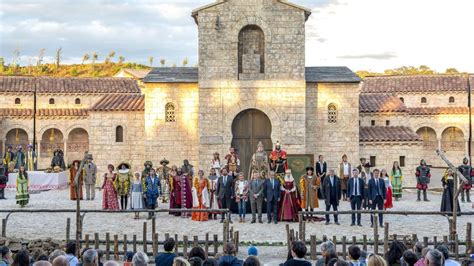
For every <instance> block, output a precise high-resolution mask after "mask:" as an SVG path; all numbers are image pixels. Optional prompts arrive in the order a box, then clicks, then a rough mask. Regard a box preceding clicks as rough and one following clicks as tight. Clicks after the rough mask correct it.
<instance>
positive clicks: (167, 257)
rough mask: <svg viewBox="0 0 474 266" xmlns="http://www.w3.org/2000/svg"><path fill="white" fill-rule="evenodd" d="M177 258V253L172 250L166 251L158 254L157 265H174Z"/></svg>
mask: <svg viewBox="0 0 474 266" xmlns="http://www.w3.org/2000/svg"><path fill="white" fill-rule="evenodd" d="M174 258H176V254H174V253H172V252H165V253H161V254H158V256H156V258H155V265H156V266H173V260H174Z"/></svg>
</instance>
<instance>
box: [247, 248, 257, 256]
mask: <svg viewBox="0 0 474 266" xmlns="http://www.w3.org/2000/svg"><path fill="white" fill-rule="evenodd" d="M247 253H248V255H249V256H258V249H257V248H256V247H254V246H250V247H249V249H248V251H247Z"/></svg>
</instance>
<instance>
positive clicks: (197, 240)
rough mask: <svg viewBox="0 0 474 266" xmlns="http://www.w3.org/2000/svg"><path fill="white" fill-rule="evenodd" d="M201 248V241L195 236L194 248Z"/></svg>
mask: <svg viewBox="0 0 474 266" xmlns="http://www.w3.org/2000/svg"><path fill="white" fill-rule="evenodd" d="M198 246H199V239H198V237H197V236H193V248H195V247H198Z"/></svg>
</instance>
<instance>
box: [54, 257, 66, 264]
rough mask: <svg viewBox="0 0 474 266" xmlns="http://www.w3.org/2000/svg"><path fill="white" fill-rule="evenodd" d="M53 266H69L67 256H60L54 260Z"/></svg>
mask: <svg viewBox="0 0 474 266" xmlns="http://www.w3.org/2000/svg"><path fill="white" fill-rule="evenodd" d="M53 266H69V261H68V259H67V258H66V256H58V257H57V258H55V259H54V260H53Z"/></svg>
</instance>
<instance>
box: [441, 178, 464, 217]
mask: <svg viewBox="0 0 474 266" xmlns="http://www.w3.org/2000/svg"><path fill="white" fill-rule="evenodd" d="M441 183H442V184H443V196H442V197H441V208H440V211H441V212H451V213H452V212H453V210H454V201H453V196H454V186H455V184H454V172H453V170H451V169H448V170H446V172H445V174H444V176H443V178H442V179H441ZM456 201H458V199H457V198H456ZM457 209H458V213H459V212H461V207H460V206H459V201H458V202H457ZM451 215H452V214H451ZM451 215H450V216H451Z"/></svg>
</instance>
